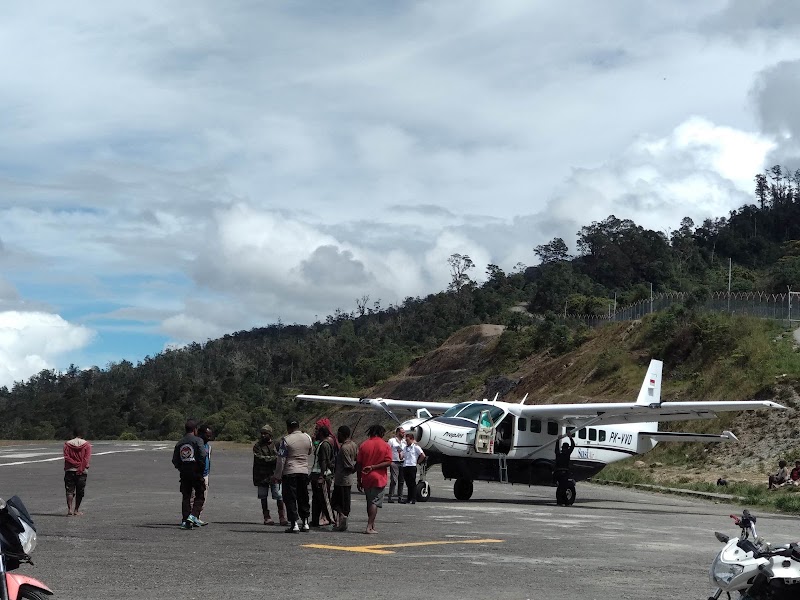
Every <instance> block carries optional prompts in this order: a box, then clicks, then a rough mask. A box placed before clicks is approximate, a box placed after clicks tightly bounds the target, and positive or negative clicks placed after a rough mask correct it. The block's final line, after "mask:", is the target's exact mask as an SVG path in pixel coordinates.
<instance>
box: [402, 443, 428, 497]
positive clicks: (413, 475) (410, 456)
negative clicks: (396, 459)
mask: <svg viewBox="0 0 800 600" xmlns="http://www.w3.org/2000/svg"><path fill="white" fill-rule="evenodd" d="M424 462H425V453H424V452H423V451H422V448H420V447H419V445H418V444H417V441H416V440H415V439H414V434H413V433H411V432H409V433H407V434H406V443H405V448H404V449H403V479H405V481H406V487H407V488H408V496H407V497H406V500H405V501H403V500H402V499H401V500H400V503H401V504H405V503H410V504H416V503H417V465H419V464H422V463H424Z"/></svg>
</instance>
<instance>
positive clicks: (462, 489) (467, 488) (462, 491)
mask: <svg viewBox="0 0 800 600" xmlns="http://www.w3.org/2000/svg"><path fill="white" fill-rule="evenodd" d="M453 495H454V496H455V497H456V500H469V499H470V498H472V481H471V480H469V479H456V482H455V484H454V485H453Z"/></svg>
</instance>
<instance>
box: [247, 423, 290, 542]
mask: <svg viewBox="0 0 800 600" xmlns="http://www.w3.org/2000/svg"><path fill="white" fill-rule="evenodd" d="M277 460H278V453H277V452H276V451H275V443H274V442H273V441H272V427H270V426H269V425H264V426H263V427H262V428H261V437H260V438H259V439H258V441H256V443H255V444H253V485H255V486H257V487H258V499H259V500H261V512H262V513H263V515H264V525H274V524H275V521H273V520H272V517H271V516H270V514H269V506H268V504H267V500H268V499H269V494H270V491H271V492H272V499H273V500H275V503H276V504H277V505H278V519H279V522H280V524H281V525H283V526H284V527H285V526H286V525H288V524H289V521H287V520H286V507H285V506H284V504H283V495H282V494H281V485H280V484H279V483H277V482H276V481H275V480H274V479H273V475H274V474H275V463H276V461H277Z"/></svg>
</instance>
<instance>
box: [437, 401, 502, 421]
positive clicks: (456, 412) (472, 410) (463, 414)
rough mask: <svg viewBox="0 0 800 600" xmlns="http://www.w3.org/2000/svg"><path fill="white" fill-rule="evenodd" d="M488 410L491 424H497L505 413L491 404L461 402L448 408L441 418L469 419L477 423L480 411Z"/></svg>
mask: <svg viewBox="0 0 800 600" xmlns="http://www.w3.org/2000/svg"><path fill="white" fill-rule="evenodd" d="M483 410H488V411H489V415H490V416H491V418H492V423H497V422H498V420H500V419H501V418H502V417H503V415H504V414H506V411H504V410H503V409H502V408H500V407H499V406H495V405H493V404H484V403H483V402H462V403H461V404H456V405H455V406H452V407H450V408H448V409H447V410H446V411H445V413H444V414H443V415H442V416H443V417H458V418H459V419H469V420H470V421H475V422H476V423H477V422H478V417H480V415H481V411H483Z"/></svg>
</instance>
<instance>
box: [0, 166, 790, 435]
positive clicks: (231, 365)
mask: <svg viewBox="0 0 800 600" xmlns="http://www.w3.org/2000/svg"><path fill="white" fill-rule="evenodd" d="M755 179H756V186H755V203H754V204H752V205H747V206H743V207H742V208H740V209H739V210H737V211H732V212H731V214H730V215H728V216H727V217H720V218H718V219H714V220H707V221H705V222H703V223H702V224H701V225H699V226H698V225H695V224H694V223H693V222H692V221H691V220H690V219H688V218H686V219H684V220H683V221H682V222H681V226H680V228H679V229H677V230H675V231H671V232H669V234H667V233H666V232H665V231H652V230H647V229H644V228H642V227H640V226H638V225H636V224H635V223H633V222H632V221H628V220H620V219H617V218H616V217H614V216H613V215H612V216H609V217H608V218H607V219H605V220H604V221H602V222H599V223H598V222H595V223H592V224H590V225H587V226H585V227H583V228H582V229H581V230H580V232H578V241H577V249H578V254H577V255H576V256H572V255H570V254H569V252H568V248H567V245H566V243H565V242H564V241H563V240H562V239H560V238H555V239H553V240H551V241H550V242H548V243H547V244H543V245H540V246H537V247H536V248H534V249H533V252H534V254H535V256H536V257H537V258H536V259H534V257H533V255H531V256H530V257H520V259H521V260H522V261H524V260H527V259H530V260H531V261H533V260H538V261H539V264H538V265H537V266H534V267H527V268H526V267H525V266H524V265H523V264H521V263H520V264H519V265H518V267H517V268H516V269H515V270H514V271H513V272H512V273H505V272H504V271H503V270H502V269H500V268H499V267H498V266H497V265H487V266H486V268H485V271H486V276H485V283H483V284H480V285H478V284H476V283H475V281H474V279H477V277H475V275H474V271H475V269H476V265H474V264H473V262H472V260H471V259H470V258H469V256H466V255H459V254H455V255H453V256H451V257H450V259H449V264H450V267H451V274H452V280H451V283H450V285H449V286H448V289H447V290H446V291H442V292H439V293H437V294H432V295H430V296H428V297H426V298H407V299H406V300H405V301H404V302H403V303H402V304H400V305H397V306H389V307H381V306H380V304H379V303H377V302H374V303H373V304H372V305H370V303H369V297H368V296H366V295H365V296H364V297H362V298H360V299H357V300H355V302H354V303H355V305H356V309H355V310H354V311H353V312H348V311H347V310H343V309H337V310H336V311H335V313H334V314H333V315H331V316H329V317H328V318H327V319H326V321H325V322H324V323H322V322H318V323H315V324H313V325H308V326H305V325H283V324H274V325H270V326H267V327H263V328H257V329H253V330H250V331H241V332H237V333H232V334H230V335H226V336H225V337H223V338H220V339H217V340H212V341H209V342H207V343H205V344H192V345H190V346H188V347H186V348H183V349H180V350H170V351H166V352H162V353H160V354H158V355H156V356H153V357H148V358H146V359H145V360H144V361H142V362H141V363H139V364H137V365H134V364H132V363H130V362H127V361H122V362H119V363H114V364H109V365H106V366H104V367H103V368H97V367H94V368H88V369H87V368H86V367H87V366H88V365H76V366H74V367H72V368H71V369H69V370H68V371H67V372H65V373H56V372H52V371H42V372H41V373H39V374H38V375H37V376H35V377H33V378H31V379H30V380H28V381H25V382H19V383H17V384H15V385H14V386H13V388H12V389H11V390H9V389H7V388H0V438H32V439H37V438H38V439H45V438H64V437H66V436H67V435H68V430H69V429H70V428H71V426H72V425H73V424H75V423H81V424H84V425H86V426H88V429H89V435H90V436H91V437H93V438H95V439H100V438H111V437H119V436H122V437H128V438H149V439H154V438H155V439H158V438H161V439H174V438H176V437H178V436H179V434H180V432H181V429H182V424H183V421H184V420H185V418H186V416H187V415H195V416H198V417H200V418H203V419H205V420H207V421H208V422H209V423H210V424H211V425H212V426H213V427H214V428H215V429H216V431H217V432H218V434H219V437H220V438H221V439H234V440H236V439H246V438H252V437H255V433H256V431H257V429H258V427H259V426H260V425H261V424H263V423H264V422H266V421H272V422H274V423H280V422H282V421H283V418H284V416H285V415H286V414H287V413H288V412H290V411H291V412H297V411H300V412H301V413H302V412H303V411H310V410H312V409H311V408H310V407H303V406H297V405H295V404H294V403H289V402H287V401H286V399H287V398H290V397H291V396H293V395H294V394H295V393H297V392H298V391H301V390H303V391H316V392H329V393H336V394H347V395H359V394H365V393H369V391H370V390H371V389H373V387H374V386H376V385H378V384H380V383H381V382H384V385H385V382H387V381H389V380H391V378H392V376H394V375H396V374H398V373H400V372H402V371H403V370H404V369H405V368H406V367H408V366H409V365H413V363H414V362H415V361H416V360H418V359H419V358H420V357H422V356H424V355H426V354H427V353H429V352H431V351H433V350H434V349H436V348H438V347H439V346H440V345H441V344H443V343H444V342H445V340H447V339H448V338H449V337H450V336H451V335H452V334H453V333H454V332H456V331H458V330H459V329H461V328H463V327H465V326H469V325H477V324H496V325H502V326H505V327H506V331H505V332H504V333H503V334H502V336H500V338H499V341H498V343H497V349H496V354H493V355H492V356H491V357H489V358H487V361H488V362H484V363H482V364H481V365H480V368H479V369H478V370H477V371H475V370H469V369H464V372H463V373H462V374H461V375H462V376H463V378H464V379H463V381H462V382H461V383H460V384H459V383H458V382H451V385H450V387H449V388H448V389H449V390H450V391H459V392H463V393H473V392H475V391H476V390H478V389H482V386H483V387H486V386H485V381H484V380H485V379H487V378H495V379H494V380H495V381H496V380H497V378H500V379H502V378H503V377H506V376H508V375H509V373H513V372H514V371H515V370H516V369H519V368H520V365H521V364H522V363H523V362H524V361H525V360H527V359H530V358H531V357H534V356H537V357H542V356H546V357H554V356H561V355H565V354H567V353H570V352H573V351H575V350H576V349H579V348H581V347H582V345H584V344H586V343H587V340H589V339H590V338H591V335H594V334H591V335H590V333H589V331H588V330H587V328H586V327H585V326H583V325H582V324H580V323H578V322H571V321H570V320H569V319H563V314H564V312H567V313H584V314H606V313H607V312H608V310H609V300H610V298H613V297H614V296H615V295H616V298H617V302H618V304H619V305H624V304H627V303H632V302H635V301H637V300H640V299H642V298H645V297H647V296H648V295H649V294H650V288H651V285H652V287H653V289H654V291H656V292H662V291H681V292H687V293H688V295H689V301H688V303H687V304H688V306H686V307H684V308H678V309H676V310H673V311H670V312H669V313H663V314H662V315H661V316H656V317H654V318H651V319H650V320H649V321H648V323H649V324H648V325H647V327H652V328H654V329H653V330H654V331H656V332H658V334H657V335H656V334H654V338H653V339H654V340H657V344H656V345H649V346H648V345H645V346H643V347H642V350H641V351H642V352H643V353H660V354H661V358H663V359H664V360H665V361H667V362H668V363H672V364H674V365H682V364H689V363H691V364H696V365H698V367H697V368H712V367H713V365H714V364H715V362H714V360H711V358H713V357H714V356H716V357H717V358H718V359H719V358H720V357H722V356H723V355H722V354H720V355H713V356H712V355H710V354H708V353H709V352H710V346H711V345H712V344H730V343H732V342H731V339H733V338H731V337H730V336H728V337H726V336H725V335H723V336H722V337H716V338H715V337H714V336H720V335H721V334H720V332H721V331H722V332H724V331H727V332H728V334H730V335H733V334H734V333H735V331H733V330H731V329H730V324H728V325H725V324H724V323H721V324H717V325H714V322H708V323H706V325H708V327H707V328H704V327H701V326H699V325H698V323H700V322H702V319H703V318H705V317H703V316H702V315H701V314H699V313H697V312H695V311H694V310H691V309H692V305H693V303H694V302H695V301H696V300H697V299H702V298H703V296H704V295H707V294H708V293H709V292H711V291H724V290H727V286H728V260H729V259H731V261H732V265H733V269H732V280H731V289H732V290H733V291H747V290H758V291H768V292H779V291H780V292H785V291H786V288H787V286H789V287H791V288H793V289H795V288H800V171H796V172H794V173H789V172H787V171H785V170H784V169H781V168H780V167H773V168H772V169H770V171H769V172H768V173H766V174H764V175H758V176H757V177H756V178H755ZM482 279H483V278H482ZM524 308H527V312H526V311H525V310H524ZM531 313H533V314H535V315H537V316H535V317H534V316H532V314H531ZM686 323H694V325H691V326H688V325H686ZM610 327H619V325H611V326H610ZM728 334H726V335H728ZM734 337H735V336H734ZM654 343H656V342H654ZM737 343H738V342H737ZM717 349H718V350H720V349H721V350H722V351H724V350H725V346H724V345H722V346H718V347H717ZM599 352H600V354H602V356H600V357H599V359H600V360H601V363H600V367H599V368H600V370H599V371H598V373H602V372H603V367H602V361H606V363H607V364H613V361H614V355H613V352H612V349H603V350H601V351H599ZM698 352H699V353H700V355H701V356H706V355H708V356H707V357H706V358H707V359H708V360H707V359H703V360H700V361H699V362H698V359H697V356H698V354H697V353H698ZM770 360H771V359H770ZM609 361H611V362H609ZM692 361H694V362H692ZM748 365H749V362H748ZM750 366H752V367H753V368H756V369H757V368H758V365H750ZM750 366H748V368H750ZM605 368H606V369H608V368H610V367H605ZM775 368H777V366H776V367H775ZM762 371H763V373H760V374H759V375H758V376H757V377H755V379H753V380H754V381H755V380H758V381H760V382H761V383H763V384H764V386H766V385H767V384H766V383H765V382H768V379H769V376H771V375H769V374H768V373H767V372H768V371H769V372H770V373H771V370H770V369H766V368H763V367H762ZM515 377H516V376H515ZM517 378H518V377H517ZM765 378H766V379H765ZM511 379H513V378H511ZM511 379H509V380H511ZM765 389H766V388H765ZM741 391H742V390H741V388H740V389H739V392H741ZM754 391H758V390H754ZM553 392H554V393H555V392H556V390H553ZM301 416H302V414H301Z"/></svg>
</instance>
